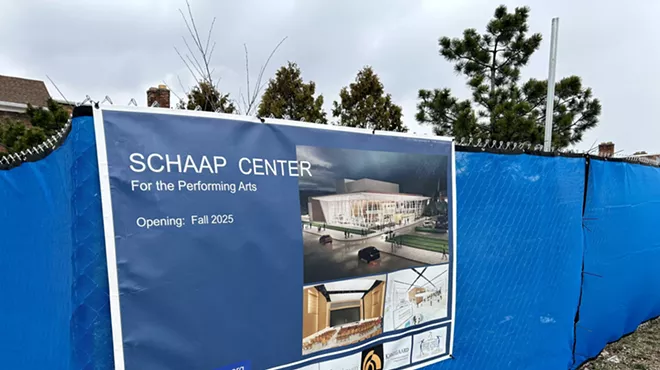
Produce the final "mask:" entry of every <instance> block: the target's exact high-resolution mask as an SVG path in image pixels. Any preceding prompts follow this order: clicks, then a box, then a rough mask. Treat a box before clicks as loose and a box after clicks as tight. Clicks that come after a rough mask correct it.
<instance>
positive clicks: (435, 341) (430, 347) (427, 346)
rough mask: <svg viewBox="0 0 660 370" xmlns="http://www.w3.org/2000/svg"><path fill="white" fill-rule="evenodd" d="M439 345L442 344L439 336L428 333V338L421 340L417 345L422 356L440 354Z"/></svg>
mask: <svg viewBox="0 0 660 370" xmlns="http://www.w3.org/2000/svg"><path fill="white" fill-rule="evenodd" d="M441 344H444V343H443V340H442V337H441V336H439V335H436V336H433V333H430V332H429V336H428V338H424V339H422V341H421V342H420V343H419V352H420V353H421V354H422V355H424V356H427V355H432V354H436V353H438V352H441V348H440V346H441Z"/></svg>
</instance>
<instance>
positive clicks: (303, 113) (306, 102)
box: [258, 62, 328, 123]
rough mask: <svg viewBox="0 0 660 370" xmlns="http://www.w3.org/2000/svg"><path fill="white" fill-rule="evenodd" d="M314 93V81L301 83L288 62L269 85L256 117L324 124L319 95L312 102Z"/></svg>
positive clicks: (325, 120) (295, 69) (299, 74)
mask: <svg viewBox="0 0 660 370" xmlns="http://www.w3.org/2000/svg"><path fill="white" fill-rule="evenodd" d="M315 91H316V84H315V83H314V81H310V82H309V83H304V82H303V79H302V76H301V73H300V68H299V67H298V65H297V64H296V63H292V62H289V63H288V64H287V65H286V66H282V67H281V68H280V69H279V70H278V71H277V73H276V74H275V78H273V79H271V80H270V81H269V83H268V87H267V88H266V91H264V94H263V96H262V97H261V103H260V104H259V111H258V114H259V117H263V118H283V119H290V120H294V121H305V122H311V123H328V120H327V119H326V118H325V116H326V113H325V112H324V111H323V95H319V96H318V97H316V98H314V94H315Z"/></svg>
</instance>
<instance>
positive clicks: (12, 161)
mask: <svg viewBox="0 0 660 370" xmlns="http://www.w3.org/2000/svg"><path fill="white" fill-rule="evenodd" d="M105 103H109V104H110V105H114V103H113V100H112V98H110V96H108V95H106V96H105V97H104V98H103V100H101V101H98V100H94V99H92V98H91V97H90V96H89V95H86V96H85V99H84V100H83V101H82V102H80V103H77V104H75V106H76V107H80V106H84V105H89V106H98V105H102V104H105ZM127 105H128V106H136V107H137V106H138V104H137V101H136V100H135V99H134V98H131V99H130V100H129V102H128V104H127ZM159 107H160V104H159V103H158V102H157V101H154V102H153V103H152V104H151V106H150V108H159ZM161 109H162V108H161ZM172 109H178V110H188V109H187V108H186V107H185V106H178V105H177V106H174V107H172ZM194 110H195V111H201V110H202V107H201V106H199V105H196V106H195V108H194ZM215 112H216V113H222V112H221V109H220V108H218V109H217V110H216V111H215ZM70 130H71V119H69V120H68V121H67V123H66V124H65V126H64V127H63V128H62V129H60V130H58V131H57V132H56V133H55V134H53V135H52V136H50V137H49V138H47V139H46V140H45V141H44V142H43V143H40V144H39V145H36V146H33V147H31V148H28V149H26V150H22V151H20V152H18V153H0V155H2V156H0V169H8V168H13V167H16V166H18V165H20V164H21V163H24V162H32V161H35V160H39V159H41V158H44V157H45V156H46V155H48V154H49V153H51V152H52V151H54V150H55V149H57V147H59V146H60V145H61V144H62V143H63V142H64V140H65V139H66V137H67V135H68V133H69V132H70ZM455 143H456V145H457V146H459V150H460V149H464V148H472V149H476V150H479V151H493V152H497V153H534V154H554V155H584V156H589V155H592V156H593V154H592V153H591V152H593V151H594V149H596V148H591V149H589V150H587V151H583V150H576V149H569V148H559V149H558V148H553V150H552V151H551V152H544V151H543V145H541V144H532V143H530V142H522V143H521V142H514V141H498V140H490V139H475V138H471V137H457V138H455ZM460 147H462V148H460ZM3 154H4V155H3ZM610 158H611V159H613V160H617V161H624V162H629V163H639V164H645V165H650V166H656V167H660V158H659V159H656V160H654V159H649V158H645V157H640V156H620V157H617V156H613V157H610Z"/></svg>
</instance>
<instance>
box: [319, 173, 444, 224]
mask: <svg viewBox="0 0 660 370" xmlns="http://www.w3.org/2000/svg"><path fill="white" fill-rule="evenodd" d="M430 199H431V198H430V197H427V196H423V195H414V194H401V193H399V185H398V184H394V183H390V182H385V181H378V180H373V179H360V180H349V179H343V180H340V181H338V182H337V194H333V195H325V196H319V197H310V198H309V199H308V210H309V218H310V220H311V221H314V222H321V223H327V224H331V225H345V226H357V227H363V228H373V227H379V226H387V225H401V224H405V223H409V222H413V221H415V220H417V219H419V218H420V217H422V214H423V213H424V209H425V207H426V206H427V205H428V204H429V202H430Z"/></svg>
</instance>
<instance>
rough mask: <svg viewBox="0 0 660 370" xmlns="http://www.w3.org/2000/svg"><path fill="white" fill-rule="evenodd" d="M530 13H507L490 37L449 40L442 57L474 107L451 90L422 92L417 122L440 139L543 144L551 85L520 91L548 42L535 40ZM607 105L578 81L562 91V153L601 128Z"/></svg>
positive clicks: (558, 95)
mask: <svg viewBox="0 0 660 370" xmlns="http://www.w3.org/2000/svg"><path fill="white" fill-rule="evenodd" d="M528 17H529V8H526V7H523V8H516V9H515V11H514V12H513V13H509V12H508V10H507V8H506V6H504V5H502V6H500V7H498V8H497V9H496V10H495V13H494V18H493V19H492V20H491V21H490V22H489V23H488V25H487V26H486V33H484V34H479V33H477V31H476V30H475V29H466V30H465V31H464V32H463V37H462V38H454V39H450V38H448V37H443V38H441V39H440V41H439V45H440V54H441V55H442V56H443V57H444V58H445V59H447V60H448V61H450V62H453V63H454V69H455V71H456V72H458V73H460V74H462V75H464V76H465V77H466V78H467V80H468V81H467V85H468V87H469V88H470V89H471V90H472V97H471V99H469V100H459V99H457V98H455V97H453V96H452V94H451V91H450V90H449V89H435V90H433V91H429V90H420V91H419V102H418V105H417V115H416V119H417V121H418V122H420V123H425V124H432V125H433V126H434V131H435V132H436V134H439V135H451V136H459V137H467V136H470V137H477V138H483V139H491V140H497V141H517V142H530V143H533V144H541V143H543V137H544V124H545V107H546V93H547V91H546V88H547V81H539V80H535V79H531V80H529V81H528V82H526V83H524V84H522V86H521V85H520V71H521V68H522V67H524V66H526V65H527V63H528V62H529V58H530V57H531V56H532V54H533V53H534V52H535V51H536V50H538V48H539V46H540V45H541V39H542V37H541V35H540V34H538V33H536V34H532V35H528V28H529V27H528V24H527V20H528ZM600 113H601V105H600V102H599V101H598V99H595V98H594V97H593V96H592V91H591V89H590V88H586V87H584V86H582V82H581V79H580V78H579V77H577V76H571V77H567V78H564V79H562V80H560V81H559V82H557V83H556V85H555V98H554V113H553V137H552V144H553V147H554V148H564V147H567V146H569V145H571V144H575V143H577V142H579V141H580V140H582V136H583V134H584V132H585V131H587V130H589V129H591V128H593V127H595V126H596V125H597V124H598V117H599V115H600Z"/></svg>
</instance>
